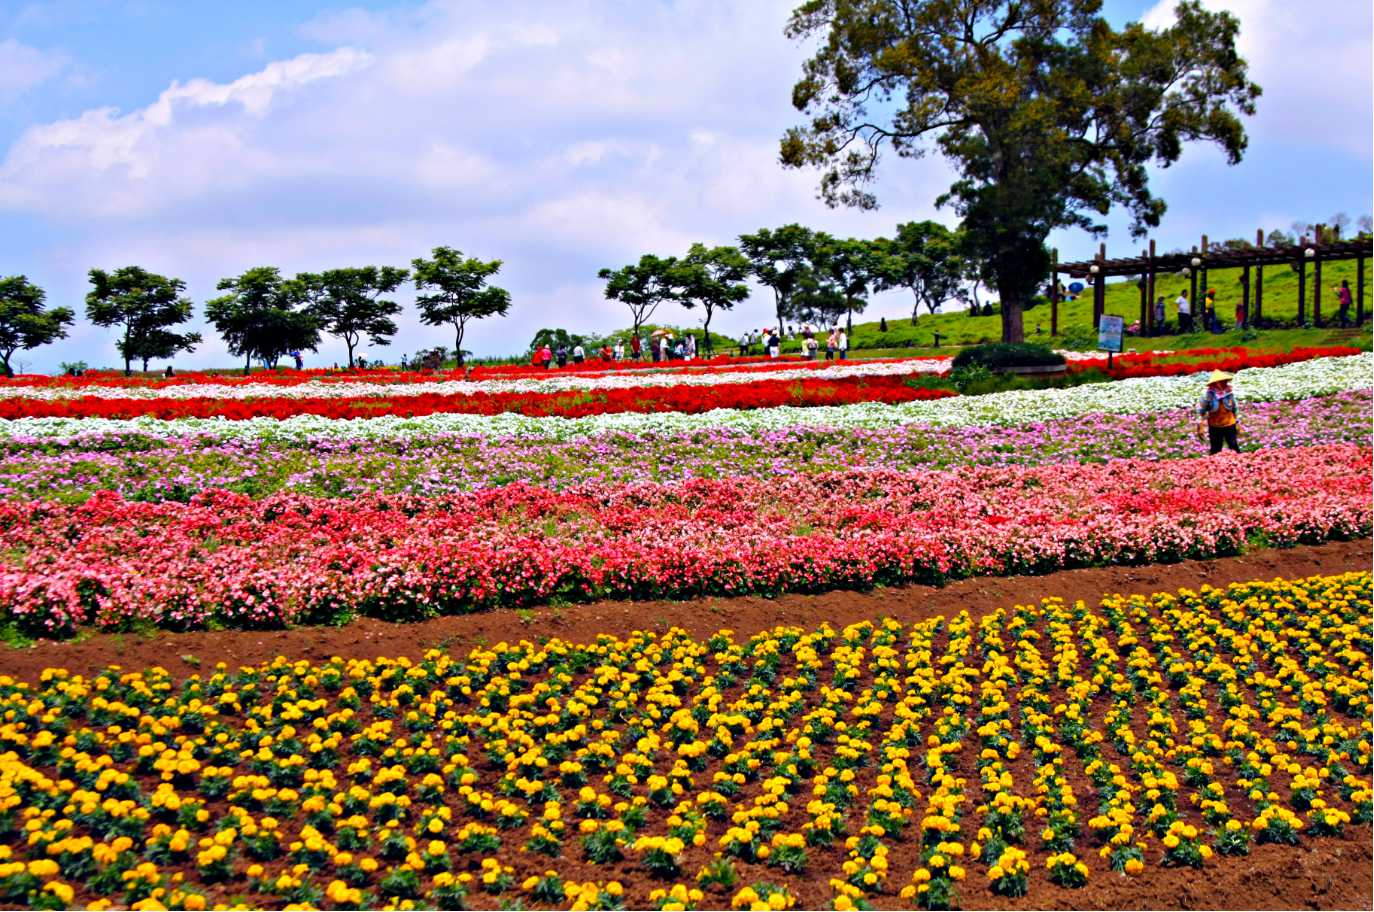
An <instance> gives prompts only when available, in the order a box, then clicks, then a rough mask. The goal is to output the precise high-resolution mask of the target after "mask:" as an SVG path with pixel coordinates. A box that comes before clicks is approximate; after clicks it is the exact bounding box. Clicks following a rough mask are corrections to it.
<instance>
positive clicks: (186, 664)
mask: <svg viewBox="0 0 1374 912" xmlns="http://www.w3.org/2000/svg"><path fill="white" fill-rule="evenodd" d="M1370 566H1371V556H1370V541H1369V540H1368V539H1359V540H1356V541H1348V542H1327V543H1326V544H1322V545H1312V546H1304V547H1298V548H1291V549H1285V550H1266V551H1259V552H1256V553H1254V554H1246V555H1243V556H1241V557H1227V558H1219V559H1216V560H1206V561H1191V560H1190V561H1183V562H1181V563H1177V564H1152V565H1149V566H1144V567H1103V568H1094V569H1090V570H1067V571H1063V572H1060V573H1053V574H1048V575H1045V576H1013V577H975V578H973V579H966V580H959V581H957V582H954V583H951V584H949V585H947V586H943V587H938V588H937V587H931V586H902V587H897V588H888V589H877V590H874V591H871V592H827V593H824V594H822V595H784V596H782V597H780V598H764V597H761V596H744V597H740V598H706V599H700V600H698V601H693V602H671V601H655V602H620V601H603V602H594V603H592V604H588V605H569V606H565V607H555V608H537V609H533V610H531V611H518V612H517V611H489V612H483V613H481V614H469V615H460V616H455V617H441V618H434V619H433V620H429V621H421V622H417V623H405V624H396V623H389V622H387V621H379V620H375V619H372V618H362V619H359V620H356V621H353V622H352V623H349V624H347V625H345V626H342V627H298V628H294V629H290V630H247V631H201V632H194V633H169V632H161V631H158V632H153V633H150V634H132V633H131V634H118V633H115V634H108V633H101V634H95V635H93V636H90V637H89V638H86V639H80V638H77V639H74V640H56V641H54V640H40V641H38V642H37V643H35V644H34V645H32V646H29V647H27V648H18V649H16V648H6V647H0V672H3V673H4V674H8V675H12V676H14V677H18V678H22V679H26V680H31V681H32V680H37V678H38V676H39V674H40V673H41V672H42V671H43V669H45V668H65V669H67V670H68V671H70V672H73V673H77V674H90V673H92V672H95V671H99V670H100V669H102V668H105V667H106V666H108V665H121V666H123V667H125V668H149V667H152V666H155V665H160V666H162V667H163V668H166V669H167V670H168V671H169V672H170V673H171V675H172V676H173V677H176V678H180V677H185V676H189V675H192V674H196V673H198V672H201V671H203V670H206V669H209V668H212V667H213V666H214V665H215V663H217V662H224V663H226V664H227V665H228V666H229V667H231V668H234V667H237V666H239V665H257V664H259V663H262V662H269V661H271V660H272V659H274V658H276V657H277V656H286V657H287V658H289V659H292V660H299V659H309V660H311V661H324V660H327V659H329V658H331V657H334V656H338V657H340V658H343V659H349V658H367V659H371V658H376V657H378V656H386V657H391V658H394V657H398V656H411V657H414V656H418V655H421V654H422V653H424V652H425V651H426V650H428V649H447V650H456V651H462V650H466V649H468V648H471V647H472V646H476V645H481V644H493V643H499V642H501V641H503V640H505V641H517V640H522V639H524V640H536V639H538V638H539V637H558V638H561V639H564V640H571V641H573V642H584V641H587V640H594V639H596V637H597V636H598V635H600V634H603V633H604V634H611V635H614V636H621V635H624V634H626V633H628V632H630V631H633V630H645V629H653V630H667V629H668V628H669V627H680V628H682V629H683V630H685V631H687V632H688V633H690V634H692V635H694V636H707V635H710V634H712V633H714V632H715V631H717V630H720V629H721V628H729V629H731V630H734V631H735V632H737V633H739V634H742V635H745V636H748V635H751V634H754V633H757V632H758V631H760V630H765V629H768V628H771V627H775V626H777V625H779V624H787V625H797V626H801V627H804V628H810V627H815V626H818V625H819V624H822V623H824V622H827V621H828V622H830V623H831V624H835V625H843V624H849V623H853V622H855V621H861V620H865V619H870V618H875V617H883V616H886V617H891V618H895V619H896V620H900V621H904V622H909V621H913V620H919V619H922V618H926V617H930V616H932V615H936V614H950V613H954V612H958V611H960V610H966V611H968V612H969V613H971V614H974V615H979V614H983V613H985V612H988V611H994V610H996V609H997V608H1002V607H1009V606H1012V605H1016V604H1025V603H1036V602H1039V600H1040V599H1042V598H1046V597H1049V596H1059V597H1060V598H1063V599H1066V600H1077V599H1082V600H1084V601H1085V602H1088V603H1089V604H1093V605H1095V604H1097V603H1098V602H1099V601H1100V600H1101V598H1102V596H1103V595H1106V594H1110V593H1122V594H1126V595H1130V594H1134V593H1150V592H1160V591H1169V590H1175V589H1182V588H1194V589H1196V588H1198V587H1200V586H1203V585H1212V586H1224V585H1226V584H1228V583H1234V582H1241V581H1244V580H1253V579H1274V578H1275V577H1287V578H1292V577H1304V576H1314V575H1320V574H1330V573H1341V572H1345V571H1350V570H1369V569H1370Z"/></svg>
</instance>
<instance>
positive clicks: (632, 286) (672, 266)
mask: <svg viewBox="0 0 1374 912" xmlns="http://www.w3.org/2000/svg"><path fill="white" fill-rule="evenodd" d="M677 265H678V262H677V258H676V257H658V256H654V255H653V254H652V253H646V254H644V256H642V257H640V258H639V262H638V263H630V264H629V265H627V266H622V267H620V268H619V269H610V268H606V269H601V270H599V271H598V272H597V276H599V277H600V278H602V279H605V280H606V292H605V294H606V298H607V300H610V301H619V302H620V303H622V304H624V305H625V306H626V307H628V308H630V322H631V330H630V331H631V332H632V333H633V334H634V336H635V337H636V338H638V336H639V329H640V327H641V326H643V325H644V324H645V323H646V322H648V320H649V318H650V317H651V316H653V314H654V311H655V310H657V309H658V305H660V304H662V303H663V302H664V301H670V300H673V298H674V297H675V294H674V288H673V281H674V271H675V270H676V269H677Z"/></svg>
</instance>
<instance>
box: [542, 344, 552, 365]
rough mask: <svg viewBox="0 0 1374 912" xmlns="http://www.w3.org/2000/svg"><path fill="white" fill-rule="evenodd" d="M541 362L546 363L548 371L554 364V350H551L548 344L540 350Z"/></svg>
mask: <svg viewBox="0 0 1374 912" xmlns="http://www.w3.org/2000/svg"><path fill="white" fill-rule="evenodd" d="M539 360H540V361H542V362H543V363H544V370H548V369H549V367H550V365H552V364H553V349H551V348H549V346H548V343H545V345H544V347H543V348H541V349H539Z"/></svg>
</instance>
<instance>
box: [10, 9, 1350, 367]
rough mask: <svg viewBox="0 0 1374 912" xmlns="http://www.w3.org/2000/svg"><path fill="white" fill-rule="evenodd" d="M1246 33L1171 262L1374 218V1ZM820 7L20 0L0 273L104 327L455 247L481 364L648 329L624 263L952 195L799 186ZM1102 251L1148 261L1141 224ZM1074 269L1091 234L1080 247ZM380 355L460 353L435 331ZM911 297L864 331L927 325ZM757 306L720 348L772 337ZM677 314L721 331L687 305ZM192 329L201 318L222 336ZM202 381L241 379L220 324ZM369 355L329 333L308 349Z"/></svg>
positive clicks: (1176, 180)
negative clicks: (154, 278) (491, 302)
mask: <svg viewBox="0 0 1374 912" xmlns="http://www.w3.org/2000/svg"><path fill="white" fill-rule="evenodd" d="M1204 2H1205V5H1207V6H1209V7H1213V8H1227V9H1230V10H1231V11H1233V12H1234V13H1236V15H1237V16H1238V17H1239V18H1240V20H1241V23H1242V29H1241V36H1240V49H1241V52H1242V54H1243V55H1244V56H1245V57H1246V58H1247V60H1248V61H1249V63H1250V67H1251V76H1252V78H1253V79H1254V81H1256V82H1258V83H1259V84H1260V85H1261V86H1262V87H1263V89H1264V95H1263V97H1262V98H1260V100H1259V110H1258V113H1257V115H1256V116H1255V117H1254V118H1252V119H1250V120H1249V121H1248V124H1247V127H1248V131H1249V136H1250V146H1249V150H1248V152H1247V154H1246V156H1245V159H1244V161H1243V163H1242V164H1240V165H1238V166H1235V167H1228V166H1227V165H1226V163H1225V160H1224V158H1223V156H1222V154H1221V153H1220V152H1219V151H1217V150H1216V149H1215V148H1213V147H1210V146H1201V145H1195V146H1190V147H1188V148H1187V149H1186V150H1185V152H1184V154H1183V157H1182V159H1181V160H1180V161H1179V162H1178V163H1177V164H1175V165H1174V166H1172V167H1170V168H1168V169H1164V170H1159V171H1157V172H1156V173H1155V175H1154V178H1153V182H1152V186H1153V188H1154V190H1155V192H1156V193H1157V194H1159V195H1161V196H1162V197H1163V198H1164V199H1165V200H1167V201H1168V204H1169V210H1168V213H1167V214H1166V215H1165V217H1164V220H1163V224H1162V225H1161V227H1160V228H1159V230H1158V231H1157V232H1155V233H1154V236H1155V237H1156V238H1157V239H1158V243H1159V245H1160V248H1161V249H1172V248H1176V247H1185V246H1189V245H1191V244H1194V243H1196V242H1197V239H1198V237H1199V236H1200V235H1201V234H1202V233H1203V232H1207V233H1209V234H1210V236H1212V237H1214V238H1217V237H1233V236H1246V237H1249V236H1253V234H1254V231H1255V229H1256V228H1258V227H1263V228H1264V229H1265V230H1266V231H1267V230H1269V229H1271V228H1285V229H1286V228H1288V227H1289V226H1290V225H1291V224H1292V223H1294V222H1295V221H1299V220H1301V221H1305V222H1312V221H1322V220H1325V219H1326V218H1327V217H1329V216H1330V215H1332V214H1333V213H1336V212H1341V211H1344V212H1347V213H1348V214H1349V215H1350V216H1351V217H1352V218H1356V217H1358V216H1360V215H1363V214H1366V213H1367V212H1369V210H1370V208H1371V183H1372V182H1374V165H1372V164H1371V131H1372V129H1374V107H1372V106H1371V61H1372V60H1374V56H1372V55H1371V47H1370V36H1371V31H1372V30H1374V29H1372V27H1371V5H1370V3H1369V2H1368V0H1317V2H1308V3H1305V4H1302V6H1301V14H1298V13H1296V12H1295V9H1294V7H1293V6H1292V4H1290V3H1287V2H1284V0H1204ZM793 5H795V0H792V2H788V0H734V2H727V0H657V2H650V0H602V2H591V0H546V2H525V0H507V2H503V3H499V4H497V3H491V2H477V0H469V2H458V0H409V2H401V0H394V2H386V0H366V2H361V3H358V2H352V3H350V2H346V0H345V2H329V0H236V2H234V3H216V4H210V3H202V2H194V3H187V2H184V0H45V2H33V3H27V2H23V0H0V275H14V274H24V275H27V276H28V277H29V278H30V279H31V280H33V281H35V282H37V283H38V284H40V285H41V286H42V287H44V288H45V289H46V290H47V292H48V302H49V304H50V305H53V304H62V305H66V306H70V307H72V308H73V309H75V310H76V311H77V313H78V315H80V314H81V313H82V311H83V300H84V296H85V294H86V292H87V291H88V290H89V286H88V281H87V277H86V273H87V271H88V270H89V269H90V268H92V267H101V268H105V269H113V268H117V267H119V266H125V265H133V264H136V265H140V266H143V267H145V268H147V269H150V270H153V271H155V272H159V273H162V274H164V275H171V276H176V277H179V278H181V279H183V280H185V281H186V283H187V293H188V295H189V296H190V297H191V298H192V299H193V300H195V301H196V303H197V314H199V312H200V305H201V304H203V302H204V301H205V300H206V299H208V298H210V297H213V296H214V295H215V294H216V291H215V283H216V282H217V281H218V280H219V279H220V278H222V277H225V276H231V275H236V274H238V273H240V272H242V271H243V270H245V269H247V268H249V267H252V266H257V265H274V266H277V267H279V268H280V269H281V270H282V272H283V273H285V274H294V273H296V272H301V271H318V270H322V269H328V268H334V267H339V266H354V265H366V264H378V265H382V264H389V265H399V266H408V265H409V262H410V260H411V259H412V258H414V257H417V256H424V255H427V254H428V252H429V251H430V249H431V248H433V247H435V246H437V245H445V246H450V247H456V248H458V249H460V250H462V251H463V252H464V253H465V254H467V255H470V256H477V257H481V258H483V259H496V258H499V259H501V260H503V261H504V266H503V268H502V270H501V273H500V278H499V281H498V284H501V285H502V286H503V287H505V288H507V289H509V291H510V292H511V296H512V302H513V303H512V307H511V311H510V314H509V316H507V317H505V318H496V319H490V320H484V321H480V322H478V323H476V324H474V325H473V326H472V328H470V330H469V333H468V337H467V339H466V340H465V347H468V348H471V349H472V350H473V351H474V352H475V353H476V354H478V355H499V354H514V353H517V352H520V351H522V350H524V349H525V347H526V345H527V344H528V342H529V339H530V338H531V337H532V336H533V334H534V332H535V330H537V329H539V328H540V327H543V326H562V327H565V328H568V329H570V330H572V331H583V332H598V331H609V330H612V329H616V328H620V327H623V326H625V325H628V322H629V321H628V311H627V310H626V308H624V307H623V305H620V304H618V303H616V302H613V301H607V300H605V299H604V297H603V294H602V291H603V287H604V285H603V283H602V282H601V281H600V280H599V279H598V278H597V277H596V273H597V270H598V269H600V268H601V267H604V266H612V267H615V266H619V265H622V264H624V263H627V262H632V261H634V260H636V259H638V257H639V256H640V254H642V253H646V252H652V253H657V254H660V255H671V254H681V253H683V252H685V251H686V249H687V247H688V246H689V245H690V244H691V243H693V242H695V241H701V242H705V243H708V244H724V243H732V242H734V240H735V239H736V237H737V236H738V235H739V234H741V233H743V232H749V231H754V230H756V229H758V228H761V227H773V226H777V225H781V224H786V223H788V222H794V221H795V222H801V223H803V224H806V225H810V226H812V227H816V228H820V229H824V230H826V231H829V232H831V233H834V234H840V235H844V236H855V237H874V236H879V235H884V234H889V233H890V232H891V231H892V229H893V227H894V226H895V225H896V224H898V223H900V222H903V221H909V220H912V219H926V218H934V219H938V220H941V221H944V222H947V223H950V224H952V223H953V221H954V216H953V215H952V213H950V212H949V211H948V210H939V209H936V208H935V206H934V200H935V198H936V197H937V196H938V195H939V194H940V193H941V192H942V191H944V190H945V189H946V188H947V187H948V186H949V183H950V181H951V171H950V169H949V167H948V165H947V164H946V163H945V162H943V161H942V160H940V159H939V158H938V157H936V156H927V157H926V158H923V159H920V160H908V159H898V158H895V157H893V156H888V157H887V159H886V160H885V161H884V163H883V165H882V167H881V172H880V179H879V182H878V184H877V186H876V190H877V193H878V196H879V201H880V203H881V208H879V209H878V210H876V211H871V212H858V211H854V210H845V209H838V210H836V209H829V208H827V207H826V206H825V205H824V203H822V202H820V201H819V200H818V199H817V198H816V185H817V175H816V174H815V173H814V172H808V171H795V170H784V169H783V168H782V167H781V166H780V165H779V164H778V161H777V158H778V139H779V138H780V136H781V135H782V133H783V132H784V131H785V130H786V129H787V128H788V127H789V126H793V125H796V124H799V123H801V122H802V120H801V115H800V114H798V112H796V111H795V110H794V109H793V108H792V106H791V87H792V84H793V83H794V82H795V81H796V79H797V78H798V76H799V75H800V72H801V64H802V62H803V61H804V60H805V59H806V57H807V56H808V53H807V52H808V47H807V46H806V45H804V44H798V43H796V42H794V41H792V40H791V39H788V38H786V37H785V36H784V34H783V25H784V23H785V22H786V19H787V15H788V12H789V11H790V9H791V8H792V6H793ZM1172 5H1173V4H1172V2H1171V0H1163V2H1158V3H1156V2H1151V0H1107V3H1106V7H1105V14H1106V15H1107V16H1108V18H1110V19H1111V20H1112V21H1113V22H1115V23H1118V24H1120V23H1125V22H1127V21H1131V20H1143V21H1144V22H1145V23H1146V24H1148V25H1156V26H1158V25H1163V24H1167V22H1168V21H1169V19H1170V17H1171V12H1170V11H1171V9H1172ZM1109 226H1110V229H1111V230H1110V233H1109V235H1108V237H1107V238H1106V242H1107V246H1108V252H1109V254H1111V253H1117V252H1119V253H1121V254H1123V255H1125V254H1128V253H1131V252H1134V251H1137V250H1139V249H1140V246H1141V244H1140V242H1138V241H1133V240H1132V239H1131V238H1130V236H1129V234H1128V232H1127V217H1126V216H1125V215H1124V214H1121V213H1118V214H1115V215H1114V216H1113V217H1112V218H1111V219H1109ZM1051 243H1052V245H1053V246H1055V247H1056V248H1057V249H1058V250H1059V252H1060V257H1061V259H1063V260H1070V259H1081V258H1086V257H1088V256H1090V255H1091V253H1092V251H1093V250H1094V249H1095V247H1096V243H1097V242H1096V240H1095V239H1094V238H1092V237H1090V236H1089V235H1087V234H1086V233H1085V232H1082V231H1077V230H1074V231H1063V232H1058V233H1056V234H1055V235H1054V236H1052V238H1051ZM403 291H404V293H402V294H399V295H398V296H397V297H398V300H401V301H402V302H403V303H405V304H406V305H407V307H406V313H405V316H404V317H403V318H402V319H401V320H400V324H401V331H400V333H399V334H398V335H397V337H396V338H395V340H394V341H393V344H392V345H391V346H390V347H389V348H377V347H370V346H365V351H366V353H367V355H368V356H369V357H382V358H384V359H386V360H388V361H395V360H396V359H397V358H399V356H400V355H401V354H403V353H404V354H410V353H413V352H415V351H417V350H419V349H421V348H425V347H430V346H434V345H440V344H447V345H450V346H451V345H452V334H451V332H449V331H448V330H446V329H443V328H435V327H427V326H424V325H422V324H421V323H419V321H418V318H417V317H416V316H415V313H414V309H413V307H411V306H409V305H410V298H411V294H412V292H411V291H410V286H406V287H405V289H403ZM908 300H909V297H908V296H907V295H905V294H904V293H891V294H888V295H883V296H878V297H876V298H874V299H873V301H872V302H871V304H870V307H869V310H868V312H867V313H868V315H870V316H876V315H879V314H881V315H886V316H888V317H890V318H892V317H900V316H902V315H905V314H909V312H910V306H909V304H908V303H907V302H908ZM771 313H772V296H771V293H770V292H768V291H767V290H766V289H764V290H761V291H758V292H756V293H755V295H754V296H753V297H752V298H751V299H750V300H749V301H748V302H745V303H744V304H741V305H739V306H738V307H737V308H736V310H735V311H734V312H733V313H730V314H724V315H718V316H717V317H716V319H715V320H714V321H713V323H712V328H713V329H720V330H722V331H726V332H731V333H738V332H739V331H741V330H743V329H745V328H748V327H759V326H764V325H767V324H768V323H769V322H770V315H771ZM655 319H656V320H659V321H662V322H671V323H677V324H680V325H689V326H690V325H699V320H700V315H699V313H693V312H688V311H684V310H683V309H682V308H681V307H679V306H676V305H671V304H665V305H663V306H662V307H660V309H659V311H658V313H657V314H655ZM199 323H200V321H199V319H198V320H197V324H199ZM205 336H206V341H205V342H203V343H202V344H201V346H200V347H199V348H198V349H197V350H196V351H195V352H194V353H192V354H189V355H183V356H181V357H179V358H178V359H177V364H178V366H180V367H209V366H227V365H232V364H234V363H236V359H233V358H230V357H229V356H228V354H227V351H226V350H225V348H224V347H223V344H222V343H221V342H220V340H219V339H218V338H217V337H216V336H215V335H214V333H213V330H210V331H207V332H205ZM343 357H344V348H343V345H342V343H339V342H337V340H332V339H329V340H326V342H325V344H324V345H323V346H322V347H321V349H320V351H319V352H318V353H317V354H315V355H311V356H309V357H308V358H307V362H308V363H311V364H316V365H318V364H329V363H332V362H336V361H338V360H340V359H342V358H343ZM17 360H18V361H20V362H22V363H23V366H24V367H25V368H26V369H28V370H31V371H54V370H57V369H58V365H59V363H60V362H64V361H66V362H71V361H78V360H82V361H86V362H88V363H89V364H90V365H92V366H102V365H113V364H115V363H117V362H118V361H119V359H118V356H117V354H116V351H115V347H114V336H113V333H112V331H109V330H103V329H99V328H96V327H93V326H90V325H89V324H87V323H86V322H85V320H84V319H83V318H80V317H79V318H78V320H77V323H76V325H75V326H74V327H73V328H72V330H71V333H70V335H69V337H68V338H67V339H66V340H64V341H62V342H58V343H55V344H53V345H49V346H45V347H42V348H39V349H35V350H34V351H31V352H26V353H22V354H21V355H19V356H18V358H17Z"/></svg>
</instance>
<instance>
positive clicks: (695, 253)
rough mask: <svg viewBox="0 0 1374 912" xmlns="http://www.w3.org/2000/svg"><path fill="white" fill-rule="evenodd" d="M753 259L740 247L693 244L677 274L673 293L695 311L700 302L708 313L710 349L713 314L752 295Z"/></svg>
mask: <svg viewBox="0 0 1374 912" xmlns="http://www.w3.org/2000/svg"><path fill="white" fill-rule="evenodd" d="M749 268H750V267H749V261H748V260H747V259H745V256H744V254H742V253H740V252H739V248H738V247H730V246H728V245H727V246H721V247H707V246H706V245H705V244H693V245H692V247H691V249H690V250H688V251H687V255H686V256H685V257H683V258H682V259H681V260H680V261H679V262H678V265H677V268H676V270H674V273H673V279H672V284H673V296H674V297H675V298H676V299H677V301H678V303H680V304H681V305H682V306H683V307H685V308H687V309H688V310H692V309H693V308H695V307H696V306H697V305H698V304H700V305H701V308H702V310H703V311H704V312H705V313H706V320H705V322H704V323H703V325H702V329H703V330H704V331H705V345H706V349H707V350H708V351H709V350H711V347H712V346H711V316H712V314H714V313H715V312H716V311H717V310H730V309H731V308H733V307H734V306H735V305H736V304H738V303H739V302H740V301H743V300H746V299H747V298H748V297H749V286H748V285H747V284H745V281H744V280H745V279H746V278H748V276H749Z"/></svg>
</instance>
